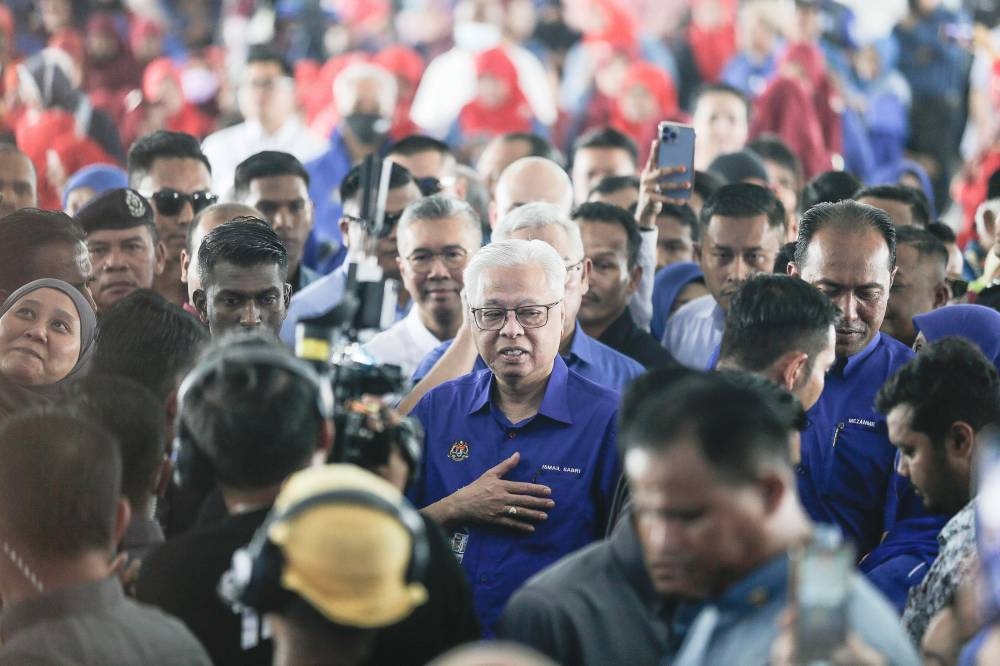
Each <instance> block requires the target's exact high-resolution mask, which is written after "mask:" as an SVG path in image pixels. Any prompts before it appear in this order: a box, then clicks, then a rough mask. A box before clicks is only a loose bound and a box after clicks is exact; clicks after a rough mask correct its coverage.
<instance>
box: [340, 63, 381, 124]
mask: <svg viewBox="0 0 1000 666" xmlns="http://www.w3.org/2000/svg"><path fill="white" fill-rule="evenodd" d="M362 79H375V80H377V81H378V83H379V91H380V93H381V96H380V99H379V106H380V107H382V109H383V110H384V111H387V112H388V113H392V110H393V109H394V108H395V106H396V95H397V86H396V77H395V76H393V75H392V72H390V71H389V70H387V69H385V68H384V67H379V66H378V65H374V64H372V63H370V62H356V63H354V64H353V65H348V66H347V67H345V68H344V69H343V71H341V72H340V74H338V75H337V78H335V79H334V80H333V101H334V104H336V105H337V111H339V112H340V115H342V116H346V115H347V114H349V113H350V112H351V110H352V109H351V108H349V107H347V108H345V106H344V104H345V102H346V101H347V100H352V104H353V99H354V97H355V93H354V88H355V86H356V85H357V83H358V81H360V80H362Z"/></svg>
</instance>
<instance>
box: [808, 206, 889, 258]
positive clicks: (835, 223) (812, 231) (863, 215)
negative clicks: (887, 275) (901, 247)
mask: <svg viewBox="0 0 1000 666" xmlns="http://www.w3.org/2000/svg"><path fill="white" fill-rule="evenodd" d="M826 226H832V227H836V228H837V229H838V230H840V231H844V232H853V233H861V232H864V231H869V230H871V231H876V232H878V233H879V234H880V235H881V236H882V238H884V239H885V243H886V245H888V246H889V270H892V269H893V268H894V267H895V266H896V227H895V225H893V223H892V220H891V219H890V218H889V214H888V213H886V212H885V211H884V210H882V209H881V208H876V207H875V206H867V205H865V204H863V203H858V202H857V201H853V200H851V199H844V200H843V201H838V202H837V203H821V204H816V205H815V206H813V207H812V208H810V209H809V210H807V211H806V212H805V213H803V214H802V219H800V220H799V238H798V240H797V241H796V243H795V263H796V264H798V265H799V267H801V266H802V265H803V264H804V263H805V260H806V255H807V254H808V252H809V243H810V242H812V239H813V236H815V235H816V232H817V231H819V230H820V229H822V228H824V227H826Z"/></svg>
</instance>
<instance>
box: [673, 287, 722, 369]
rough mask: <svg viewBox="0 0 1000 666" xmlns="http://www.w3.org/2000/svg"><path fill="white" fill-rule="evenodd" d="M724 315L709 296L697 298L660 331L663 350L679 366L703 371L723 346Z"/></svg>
mask: <svg viewBox="0 0 1000 666" xmlns="http://www.w3.org/2000/svg"><path fill="white" fill-rule="evenodd" d="M725 321H726V314H725V312H723V311H722V308H720V307H719V304H718V303H716V302H715V297H714V296H712V295H711V294H708V295H707V296H702V297H701V298H696V299H694V300H693V301H691V302H690V303H687V304H685V305H684V306H683V307H682V308H681V309H680V310H678V311H677V312H675V313H674V314H673V315H672V316H671V317H670V319H668V320H667V325H666V327H665V328H664V329H663V346H664V347H666V348H667V351H669V352H670V353H671V354H673V356H674V358H676V359H677V361H678V362H679V363H681V364H682V365H686V366H687V367H689V368H693V369H695V370H705V369H707V367H708V362H709V360H710V359H711V358H712V354H713V353H714V352H715V348H716V347H718V346H719V345H720V344H722V328H723V325H724V324H725Z"/></svg>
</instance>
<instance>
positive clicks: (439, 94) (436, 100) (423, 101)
mask: <svg viewBox="0 0 1000 666" xmlns="http://www.w3.org/2000/svg"><path fill="white" fill-rule="evenodd" d="M504 50H505V51H506V53H507V57H509V58H510V60H511V62H513V63H514V67H515V68H516V69H517V82H518V86H520V88H521V91H522V92H523V93H524V96H525V97H526V98H527V100H528V104H529V105H530V106H531V112H532V113H533V114H534V116H535V119H536V120H537V121H538V122H540V123H541V124H543V125H551V124H552V123H554V122H555V121H556V102H555V95H554V94H553V93H552V86H551V85H550V84H549V79H548V76H547V75H546V73H545V68H544V67H542V63H541V62H539V61H538V58H536V57H535V55H534V54H533V53H531V51H528V50H527V49H525V48H522V47H520V46H516V45H512V44H507V45H505V47H504ZM475 96H476V56H475V54H474V53H472V52H471V51H466V50H464V49H460V48H453V49H452V50H450V51H448V52H446V53H442V54H441V55H439V56H438V57H437V58H435V59H434V60H432V61H431V64H430V65H428V66H427V70H426V71H425V72H424V75H423V77H422V78H421V79H420V87H418V88H417V94H416V96H415V97H414V98H413V106H412V107H410V119H411V120H413V122H414V123H416V124H417V125H419V126H420V127H423V128H424V130H426V131H427V132H428V133H429V134H432V135H433V136H437V137H443V136H445V135H447V134H448V130H449V129H450V128H451V124H452V123H453V122H454V121H455V118H457V117H458V114H459V112H460V111H461V110H462V107H464V106H465V105H466V104H467V103H468V102H470V101H472V99H473V98H474V97H475Z"/></svg>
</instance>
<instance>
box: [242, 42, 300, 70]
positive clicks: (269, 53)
mask: <svg viewBox="0 0 1000 666" xmlns="http://www.w3.org/2000/svg"><path fill="white" fill-rule="evenodd" d="M255 62H273V63H275V64H276V65H278V66H279V67H281V73H282V74H284V75H285V76H289V77H290V76H292V75H293V72H292V66H291V65H289V64H288V61H287V60H285V58H284V57H282V55H281V54H280V53H278V52H277V51H275V50H274V49H273V48H271V47H270V46H268V45H266V44H255V45H253V46H251V47H250V50H249V51H248V52H247V60H246V64H247V65H250V64H252V63H255Z"/></svg>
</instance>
